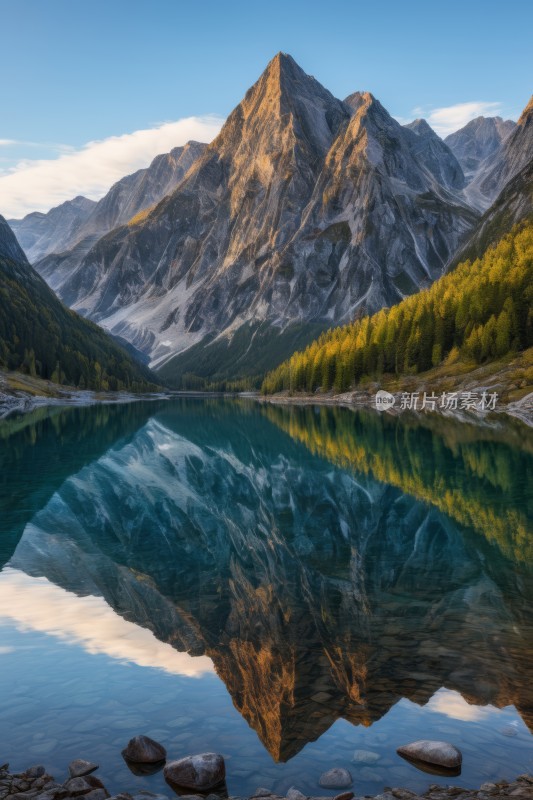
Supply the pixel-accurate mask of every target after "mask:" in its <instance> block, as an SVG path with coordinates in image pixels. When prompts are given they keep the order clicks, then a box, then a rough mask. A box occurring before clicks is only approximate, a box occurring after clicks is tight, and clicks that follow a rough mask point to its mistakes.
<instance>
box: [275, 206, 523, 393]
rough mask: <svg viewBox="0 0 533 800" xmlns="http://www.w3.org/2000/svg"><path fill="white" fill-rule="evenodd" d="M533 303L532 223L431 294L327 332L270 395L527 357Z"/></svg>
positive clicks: (280, 376)
mask: <svg viewBox="0 0 533 800" xmlns="http://www.w3.org/2000/svg"><path fill="white" fill-rule="evenodd" d="M532 300H533V220H532V219H529V220H528V221H526V222H524V223H521V224H520V225H517V226H515V227H514V228H513V230H512V231H511V232H510V233H509V234H508V235H506V236H504V237H503V238H502V239H501V240H500V241H499V242H498V243H497V244H496V245H495V246H493V247H490V248H489V249H488V250H487V251H486V252H485V254H484V255H483V257H482V258H480V259H477V260H475V261H474V262H471V261H465V262H464V263H462V264H460V265H459V266H458V267H457V268H456V269H455V270H454V271H453V272H451V273H449V274H448V275H445V276H444V277H442V278H440V279H439V280H438V281H436V282H435V283H434V284H433V285H432V286H431V287H430V288H429V289H426V290H423V291H421V292H418V293H417V294H415V295H412V296H411V297H408V298H406V299H405V300H403V301H402V302H401V303H398V304H397V305H395V306H392V307H391V308H386V309H382V310H381V311H379V312H378V313H376V314H374V315H373V316H370V317H368V316H367V317H364V318H362V319H359V320H356V321H355V322H353V323H351V324H350V325H346V326H344V327H340V328H334V329H332V330H330V331H328V332H326V333H324V334H323V335H322V336H320V337H319V338H318V339H317V340H316V341H314V342H313V343H312V344H310V345H309V346H308V347H307V348H306V349H305V350H303V351H301V352H297V353H295V354H294V355H293V356H292V357H291V358H290V359H289V360H288V361H285V362H284V363H283V364H281V365H280V366H279V367H278V368H277V369H275V370H273V371H272V372H270V373H269V374H268V375H267V376H266V378H265V380H264V382H263V387H262V389H263V392H264V393H265V394H271V393H273V392H278V391H281V390H283V389H289V390H296V391H308V392H312V391H315V390H317V389H321V390H322V391H329V390H331V389H335V390H336V391H339V392H342V391H347V390H348V389H349V388H351V387H353V386H355V385H357V384H358V383H359V382H360V381H361V380H362V379H365V378H376V377H379V376H382V375H384V374H390V375H396V376H400V375H413V374H417V373H420V372H424V371H426V370H428V369H430V368H431V367H434V366H437V365H439V364H441V363H442V362H446V361H448V363H454V362H455V361H457V360H459V359H462V360H464V361H468V362H471V363H472V364H473V365H477V364H482V363H485V362H488V361H491V360H494V359H497V358H500V357H502V356H505V355H507V354H508V353H510V352H516V351H520V350H524V349H526V348H528V347H531V346H532V345H533V311H532Z"/></svg>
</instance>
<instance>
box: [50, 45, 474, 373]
mask: <svg viewBox="0 0 533 800" xmlns="http://www.w3.org/2000/svg"><path fill="white" fill-rule="evenodd" d="M427 128H428V126H427V125H426V126H425V127H424V125H422V123H417V124H415V125H414V126H411V127H407V128H406V127H402V126H401V125H399V124H398V123H397V122H396V121H395V120H394V119H392V117H391V116H390V115H389V114H388V113H387V112H386V110H385V109H384V108H383V107H382V106H381V105H380V103H379V102H378V101H377V100H376V99H375V98H373V97H372V95H370V94H368V93H356V94H355V95H352V96H351V97H349V98H347V99H346V101H344V102H341V101H340V100H337V99H336V98H334V97H333V96H332V95H331V94H330V93H329V92H328V91H327V90H326V89H324V88H323V87H322V86H321V85H320V84H319V83H318V82H317V81H316V80H315V79H314V78H312V77H310V76H308V75H306V74H305V73H304V72H303V70H302V69H300V67H299V66H298V65H297V64H296V63H295V62H294V61H293V59H292V58H291V57H290V56H287V55H284V54H278V56H276V57H275V58H274V59H273V60H272V61H271V63H270V64H269V65H268V67H267V69H266V70H265V72H264V73H263V75H262V76H261V77H260V78H259V80H258V81H257V82H256V83H255V84H254V86H252V88H251V89H250V90H249V91H248V92H247V94H246V96H245V98H244V99H243V101H242V102H241V103H240V104H239V105H238V106H237V108H236V109H235V110H234V111H233V112H232V113H231V114H230V116H229V118H228V120H227V122H226V124H225V125H224V127H223V129H222V131H221V133H220V134H219V136H218V137H217V138H216V139H215V140H214V141H213V142H212V143H211V144H210V145H209V146H208V147H207V148H206V149H205V151H204V153H203V155H202V156H201V157H200V158H199V159H198V160H197V161H196V162H195V163H194V164H193V166H192V167H191V169H190V170H189V172H188V174H187V175H186V177H185V179H184V180H183V181H182V183H181V184H180V185H179V186H178V187H177V189H176V190H175V191H174V192H173V193H172V194H171V195H170V196H169V197H167V198H166V199H165V200H164V201H163V202H162V203H160V204H159V205H158V206H157V207H156V208H155V209H154V210H153V211H152V212H151V213H149V214H148V215H147V216H146V217H145V218H141V219H138V220H136V221H134V223H133V224H131V225H129V226H128V227H122V228H119V229H117V230H115V231H112V232H111V233H109V234H108V235H107V236H105V237H104V238H102V239H100V240H99V241H98V242H97V243H96V244H94V245H93V246H92V247H91V249H90V250H89V251H88V252H87V254H86V255H85V257H84V258H83V261H82V262H81V264H80V265H79V267H78V268H74V270H73V271H71V264H68V265H67V267H66V268H65V270H64V273H65V280H64V282H62V283H61V285H58V284H56V286H57V290H58V292H59V294H60V296H61V297H62V298H63V299H64V300H65V302H67V303H68V304H69V305H71V306H72V307H73V308H76V309H77V310H78V311H80V312H81V313H83V314H84V315H87V316H89V317H90V318H92V319H94V320H95V321H97V322H99V323H100V324H102V325H103V326H105V327H106V328H108V329H110V330H111V331H113V332H114V333H117V334H119V335H120V336H122V337H124V338H125V339H127V340H129V341H130V342H132V344H134V345H135V346H136V347H137V348H138V349H140V350H143V351H144V352H146V353H148V354H149V355H150V358H151V361H152V364H153V365H154V366H156V367H159V368H161V369H162V373H161V374H162V375H164V377H165V378H166V379H168V380H169V381H170V382H172V381H175V380H179V376H180V374H182V373H183V372H184V371H188V370H190V371H192V372H196V374H200V375H203V376H204V377H205V376H212V375H213V374H216V373H217V371H218V372H221V373H224V372H225V374H233V375H236V374H238V373H239V370H240V372H241V373H242V374H254V372H255V373H257V372H258V371H259V367H261V368H266V367H268V366H269V363H270V364H273V363H276V362H277V361H278V360H279V358H280V356H283V354H284V353H283V351H282V350H283V348H285V349H286V351H287V353H288V352H291V351H292V349H293V348H294V345H295V344H296V343H297V339H298V337H299V338H300V340H301V341H305V339H306V337H307V339H309V338H311V337H312V335H315V334H316V333H317V331H318V330H320V329H323V328H325V327H329V326H330V325H331V324H332V322H335V323H339V322H342V321H346V320H348V319H350V318H352V317H353V316H354V315H356V314H359V313H363V312H365V311H373V310H376V309H377V308H380V307H381V306H383V305H384V304H389V303H393V302H395V301H397V300H399V299H401V297H403V296H404V295H405V294H408V293H410V292H413V291H416V290H417V289H418V288H419V287H420V286H421V285H426V284H428V283H430V282H431V281H432V280H434V279H435V278H436V277H437V276H438V275H439V274H441V272H442V271H443V269H444V267H445V265H446V263H447V262H448V261H449V260H450V258H451V257H452V255H453V253H454V252H455V250H456V249H457V246H458V244H459V242H460V241H461V239H462V237H463V236H464V235H465V234H466V232H467V231H468V230H469V229H470V228H471V227H472V226H473V224H474V223H475V221H476V218H477V215H476V213H475V212H473V211H472V210H471V209H470V208H469V207H468V205H467V203H466V201H465V200H464V197H463V194H462V186H463V184H464V177H463V175H462V171H461V168H460V166H459V164H458V162H457V160H456V159H455V157H454V156H453V154H452V153H451V151H450V150H449V148H448V147H447V146H446V145H445V144H444V143H442V142H441V141H440V140H439V139H438V137H436V136H435V135H434V134H433V133H432V132H431V131H430V130H428V129H427ZM40 268H41V269H43V270H44V266H43V265H41V266H40ZM57 268H58V269H61V264H60V263H58V264H57ZM51 269H53V268H51V266H50V264H47V265H46V270H47V271H46V272H44V271H43V274H46V275H47V279H49V280H51V277H50V274H51V272H50V271H51ZM67 272H68V273H69V277H68V278H66V273H67ZM176 354H178V355H176ZM239 365H240V366H239Z"/></svg>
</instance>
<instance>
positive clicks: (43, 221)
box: [9, 141, 205, 289]
mask: <svg viewBox="0 0 533 800" xmlns="http://www.w3.org/2000/svg"><path fill="white" fill-rule="evenodd" d="M204 147H205V145H204V144H201V143H200V142H194V141H191V142H188V143H187V144H186V145H185V146H183V147H175V148H174V149H173V150H171V151H170V153H165V154H163V155H159V156H156V158H154V160H153V161H152V163H151V164H150V166H149V167H147V168H146V169H140V170H138V171H137V172H134V173H133V174H132V175H127V176H126V177H125V178H122V179H121V180H120V181H117V183H115V184H114V185H113V186H112V187H111V189H110V190H109V191H108V192H107V194H106V195H105V196H104V197H103V198H102V199H101V200H99V201H98V202H97V203H95V202H94V201H92V200H87V198H85V197H76V198H75V199H74V200H69V201H67V202H66V203H62V204H61V205H60V206H57V208H53V209H52V210H51V211H49V212H48V213H47V214H38V213H34V214H28V215H27V216H26V217H24V219H21V220H9V224H10V226H11V228H12V229H13V230H14V232H15V235H16V236H17V238H18V240H19V241H20V243H21V245H22V247H23V248H24V250H25V251H26V253H27V255H28V258H29V259H30V261H31V262H32V263H34V264H35V266H36V269H37V271H38V272H39V274H42V275H43V277H45V278H46V279H47V282H48V283H49V284H50V285H51V286H52V287H53V288H54V289H57V288H58V286H59V285H60V281H58V280H57V277H56V276H55V275H54V270H53V269H51V268H50V260H49V259H47V260H46V261H45V262H44V264H43V265H42V266H41V265H39V263H38V262H39V261H40V259H43V258H44V257H46V256H49V255H50V254H57V253H59V254H61V257H60V258H61V259H62V262H61V263H63V262H64V259H65V257H71V258H72V257H74V258H75V259H76V262H75V263H79V261H80V260H81V257H82V255H81V254H83V255H85V253H86V252H87V251H88V250H89V249H90V247H91V246H92V245H93V244H94V243H95V242H96V241H97V240H98V239H99V238H100V237H101V236H103V235H104V234H106V233H108V231H110V230H112V229H113V228H116V227H117V226H119V225H124V224H126V223H127V222H129V220H130V219H131V218H132V217H134V216H135V215H136V214H138V213H139V212H141V211H144V210H146V209H148V208H150V207H151V206H153V205H155V204H156V203H158V202H159V201H160V200H161V199H162V198H163V197H165V195H167V194H169V193H170V192H171V191H172V190H173V189H174V188H175V187H176V186H177V184H178V183H179V182H180V180H181V179H182V178H183V176H184V175H185V174H186V172H187V170H188V169H189V167H190V166H191V164H192V163H193V162H194V161H195V160H196V159H197V158H198V157H199V156H200V155H201V153H202V151H203V149H204ZM72 250H74V254H73V253H71V252H70V251H72ZM52 263H53V261H52Z"/></svg>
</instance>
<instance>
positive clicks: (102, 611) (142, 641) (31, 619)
mask: <svg viewBox="0 0 533 800" xmlns="http://www.w3.org/2000/svg"><path fill="white" fill-rule="evenodd" d="M0 609H1V611H0V624H6V623H7V624H14V625H15V626H16V627H17V629H18V630H21V631H38V632H40V633H46V634H48V635H49V636H55V637H56V638H58V639H61V640H62V641H66V642H68V643H70V644H77V645H81V646H82V647H83V648H84V649H85V650H86V651H87V652H88V653H92V654H96V653H102V654H105V655H106V656H109V657H110V658H113V659H117V660H118V661H126V662H130V663H134V664H138V665H139V666H141V667H152V668H155V669H161V670H164V671H165V672H169V673H171V674H173V675H185V676H187V677H189V678H200V677H202V675H205V674H208V673H212V672H214V667H213V662H212V661H211V659H210V658H208V657H207V656H197V657H195V658H193V657H192V656H190V655H189V654H188V653H180V652H178V651H177V650H174V648H173V647H171V645H169V644H166V643H165V642H160V641H159V640H158V639H156V637H155V636H154V634H153V633H152V632H151V631H149V630H147V629H146V628H141V627H140V626H138V625H135V624H134V623H133V622H128V621H127V620H125V619H123V618H122V617H120V616H119V615H118V614H116V613H115V612H114V611H113V609H112V608H111V607H110V606H108V604H107V603H106V602H105V600H104V599H103V597H94V596H91V595H89V596H86V597H78V596H77V595H75V594H73V593H72V592H67V591H66V590H65V589H62V588H61V587H59V586H55V585H54V584H53V583H50V581H48V580H47V579H46V578H33V577H31V576H29V575H26V573H24V572H21V571H19V570H15V569H12V568H10V567H6V568H5V569H4V570H3V571H2V573H0ZM2 652H4V653H5V652H6V648H2Z"/></svg>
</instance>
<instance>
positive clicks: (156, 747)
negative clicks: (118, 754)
mask: <svg viewBox="0 0 533 800" xmlns="http://www.w3.org/2000/svg"><path fill="white" fill-rule="evenodd" d="M122 755H123V757H124V758H125V759H126V760H127V761H132V762H133V763H135V764H158V763H160V762H161V761H165V759H166V757H167V751H166V750H165V748H164V747H163V745H162V744H159V742H156V741H154V740H153V739H150V737H149V736H134V737H133V739H130V740H129V742H128V744H127V746H126V747H125V748H124V750H123V751H122Z"/></svg>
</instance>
